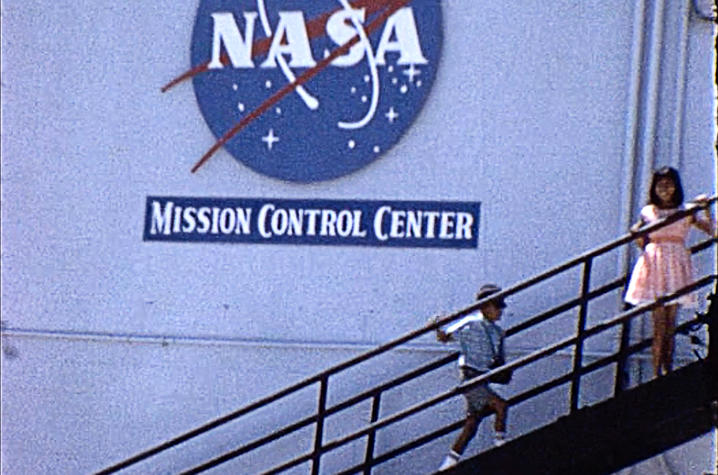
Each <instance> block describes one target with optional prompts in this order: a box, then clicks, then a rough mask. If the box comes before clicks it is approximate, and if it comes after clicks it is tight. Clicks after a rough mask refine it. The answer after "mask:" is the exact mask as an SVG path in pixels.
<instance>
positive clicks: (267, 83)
mask: <svg viewBox="0 0 718 475" xmlns="http://www.w3.org/2000/svg"><path fill="white" fill-rule="evenodd" d="M264 87H266V88H267V89H269V88H271V87H272V81H270V80H269V79H267V80H266V81H265V82H264Z"/></svg>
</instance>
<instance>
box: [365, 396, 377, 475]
mask: <svg viewBox="0 0 718 475" xmlns="http://www.w3.org/2000/svg"><path fill="white" fill-rule="evenodd" d="M380 404H381V392H377V393H376V394H374V396H373V397H372V399H371V422H370V424H373V423H375V422H376V421H378V420H379V406H380ZM375 442H376V431H375V430H372V431H371V432H369V434H368V435H367V440H366V455H365V456H364V475H370V474H371V463H372V462H373V461H374V444H375Z"/></svg>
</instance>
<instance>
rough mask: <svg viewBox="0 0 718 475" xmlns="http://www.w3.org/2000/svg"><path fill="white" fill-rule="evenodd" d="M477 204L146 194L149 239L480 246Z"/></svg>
mask: <svg viewBox="0 0 718 475" xmlns="http://www.w3.org/2000/svg"><path fill="white" fill-rule="evenodd" d="M479 208H480V204H479V203H470V202H459V201H362V200H359V201H354V200H352V201H343V200H341V201H339V200H287V199H266V198H265V199H258V198H188V197H154V196H150V197H148V198H147V207H146V214H145V230H144V240H145V241H175V242H231V243H271V244H322V245H354V246H393V247H439V248H475V247H477V244H478V233H479Z"/></svg>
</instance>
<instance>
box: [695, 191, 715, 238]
mask: <svg viewBox="0 0 718 475" xmlns="http://www.w3.org/2000/svg"><path fill="white" fill-rule="evenodd" d="M707 200H708V198H707V197H706V196H705V195H699V196H696V197H695V198H694V199H693V203H696V204H698V205H700V204H702V203H705V202H706V201H707ZM703 214H704V217H703V218H702V219H701V218H700V217H699V216H698V212H696V213H695V214H694V215H693V226H695V227H696V228H698V229H700V230H701V231H703V232H704V233H706V234H708V235H709V236H715V226H714V224H713V223H714V222H715V221H714V220H713V213H711V208H710V206H706V207H705V208H703Z"/></svg>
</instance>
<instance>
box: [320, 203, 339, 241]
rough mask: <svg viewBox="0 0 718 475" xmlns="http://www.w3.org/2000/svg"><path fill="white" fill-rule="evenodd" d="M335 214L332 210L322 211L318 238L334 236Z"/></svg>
mask: <svg viewBox="0 0 718 475" xmlns="http://www.w3.org/2000/svg"><path fill="white" fill-rule="evenodd" d="M336 224H337V212H336V211H334V210H333V209H323V210H322V226H321V228H322V230H321V232H320V233H319V235H320V236H336V235H337V233H336Z"/></svg>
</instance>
